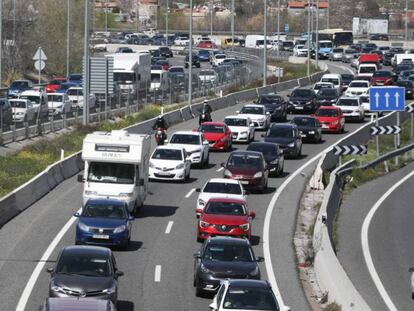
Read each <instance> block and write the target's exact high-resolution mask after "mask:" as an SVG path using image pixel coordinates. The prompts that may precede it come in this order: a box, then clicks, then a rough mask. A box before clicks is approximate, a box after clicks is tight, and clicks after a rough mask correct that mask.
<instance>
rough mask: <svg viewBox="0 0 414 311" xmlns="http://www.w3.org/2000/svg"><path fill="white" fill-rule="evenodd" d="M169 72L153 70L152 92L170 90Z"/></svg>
mask: <svg viewBox="0 0 414 311" xmlns="http://www.w3.org/2000/svg"><path fill="white" fill-rule="evenodd" d="M168 83H169V81H168V71H164V70H156V69H153V70H151V85H150V91H152V92H153V91H164V92H165V91H167V90H168Z"/></svg>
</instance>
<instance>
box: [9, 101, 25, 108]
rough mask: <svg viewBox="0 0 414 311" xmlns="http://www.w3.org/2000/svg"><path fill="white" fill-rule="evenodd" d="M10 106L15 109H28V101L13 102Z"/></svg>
mask: <svg viewBox="0 0 414 311" xmlns="http://www.w3.org/2000/svg"><path fill="white" fill-rule="evenodd" d="M10 106H12V107H14V108H26V101H24V100H11V101H10Z"/></svg>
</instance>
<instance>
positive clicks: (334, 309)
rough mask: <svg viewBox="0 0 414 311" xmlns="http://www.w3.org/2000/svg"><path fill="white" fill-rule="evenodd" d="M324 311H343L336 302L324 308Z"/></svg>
mask: <svg viewBox="0 0 414 311" xmlns="http://www.w3.org/2000/svg"><path fill="white" fill-rule="evenodd" d="M323 311H342V307H341V306H340V305H338V304H337V303H336V302H332V303H330V304H329V305H327V306H326V307H324V308H323Z"/></svg>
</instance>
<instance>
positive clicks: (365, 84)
mask: <svg viewBox="0 0 414 311" xmlns="http://www.w3.org/2000/svg"><path fill="white" fill-rule="evenodd" d="M368 86H369V83H368V82H364V81H358V82H357V81H354V82H351V83H350V84H349V87H351V88H352V87H368Z"/></svg>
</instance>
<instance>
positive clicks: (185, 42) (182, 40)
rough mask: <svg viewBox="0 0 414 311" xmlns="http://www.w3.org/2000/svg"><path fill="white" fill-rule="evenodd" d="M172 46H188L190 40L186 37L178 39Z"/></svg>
mask: <svg viewBox="0 0 414 311" xmlns="http://www.w3.org/2000/svg"><path fill="white" fill-rule="evenodd" d="M174 45H178V46H188V45H190V39H189V38H188V37H178V38H177V39H175V40H174Z"/></svg>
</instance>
